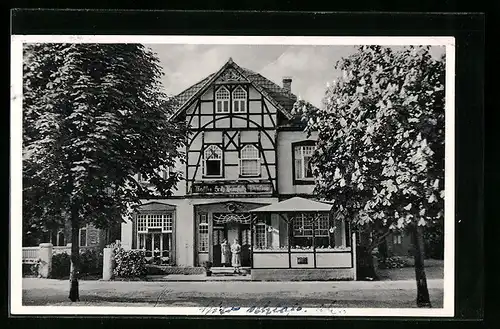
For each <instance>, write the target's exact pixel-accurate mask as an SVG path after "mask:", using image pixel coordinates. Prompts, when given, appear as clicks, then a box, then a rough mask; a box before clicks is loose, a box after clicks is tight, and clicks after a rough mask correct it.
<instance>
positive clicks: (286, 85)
mask: <svg viewBox="0 0 500 329" xmlns="http://www.w3.org/2000/svg"><path fill="white" fill-rule="evenodd" d="M283 89H285V90H286V91H288V92H289V93H291V92H292V77H283Z"/></svg>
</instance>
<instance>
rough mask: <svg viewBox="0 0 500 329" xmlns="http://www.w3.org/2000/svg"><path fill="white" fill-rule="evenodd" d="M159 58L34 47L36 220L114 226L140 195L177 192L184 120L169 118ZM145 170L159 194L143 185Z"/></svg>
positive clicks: (117, 50) (27, 141)
mask: <svg viewBox="0 0 500 329" xmlns="http://www.w3.org/2000/svg"><path fill="white" fill-rule="evenodd" d="M161 75H162V72H161V68H160V66H159V65H158V59H157V57H156V55H155V54H154V53H152V52H151V51H150V50H148V49H147V48H145V47H143V46H142V45H138V44H29V45H27V46H26V48H25V61H24V90H23V104H24V111H25V113H24V114H25V115H24V122H23V142H24V149H23V157H24V161H23V174H24V177H25V178H26V179H25V181H24V192H25V198H23V199H25V207H24V208H23V209H26V211H27V212H26V214H28V215H29V216H28V218H29V219H30V220H31V221H32V222H33V221H35V222H38V223H39V224H40V225H42V224H43V225H45V226H50V225H51V224H54V225H59V226H60V225H61V224H62V222H63V221H64V220H65V219H67V216H65V215H64V213H67V214H69V213H71V210H72V209H71V206H75V207H76V211H77V213H78V219H79V220H80V224H81V225H83V224H84V223H87V222H93V223H94V224H95V225H96V227H107V226H108V225H109V221H113V222H114V221H117V220H121V216H122V215H123V214H129V213H130V212H128V211H127V210H130V207H131V206H134V205H137V204H138V203H139V200H140V197H142V196H147V195H150V194H154V193H159V194H161V195H168V194H170V193H171V188H172V187H174V186H175V184H176V183H177V181H178V180H179V178H180V176H179V173H176V172H171V173H172V175H170V176H169V177H168V178H164V177H163V176H162V175H161V174H160V173H159V172H158V169H159V168H163V167H173V166H174V161H175V159H179V158H180V159H182V154H181V153H180V152H179V151H178V150H179V147H180V146H182V145H183V143H184V139H185V137H184V136H185V135H184V131H185V130H184V127H183V126H182V124H181V123H175V122H171V121H169V120H168V118H169V116H170V115H171V114H172V113H173V108H172V101H171V100H170V99H169V98H168V97H167V96H166V95H165V94H164V93H163V92H162V91H161V86H160V82H159V79H160V77H161ZM137 172H141V173H142V174H143V175H144V176H145V177H146V178H148V179H149V181H150V183H151V185H152V186H153V187H154V188H155V189H153V188H147V187H142V186H141V185H139V184H137V182H136V180H135V179H134V175H135V174H136V173H137Z"/></svg>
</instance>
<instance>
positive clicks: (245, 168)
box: [240, 145, 260, 176]
mask: <svg viewBox="0 0 500 329" xmlns="http://www.w3.org/2000/svg"><path fill="white" fill-rule="evenodd" d="M240 175H241V176H260V155H259V150H258V149H257V147H255V146H254V145H245V146H244V147H243V148H242V149H241V155H240Z"/></svg>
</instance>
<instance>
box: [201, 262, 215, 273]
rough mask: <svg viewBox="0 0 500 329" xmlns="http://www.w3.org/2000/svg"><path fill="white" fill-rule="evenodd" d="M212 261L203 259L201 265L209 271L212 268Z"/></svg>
mask: <svg viewBox="0 0 500 329" xmlns="http://www.w3.org/2000/svg"><path fill="white" fill-rule="evenodd" d="M212 265H213V263H212V262H211V261H205V262H203V267H204V268H205V271H210V269H211V268H212Z"/></svg>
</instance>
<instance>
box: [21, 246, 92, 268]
mask: <svg viewBox="0 0 500 329" xmlns="http://www.w3.org/2000/svg"><path fill="white" fill-rule="evenodd" d="M96 248H97V246H86V247H80V252H82V251H85V250H90V249H96ZM39 250H40V247H39V246H38V247H23V264H34V263H36V262H37V261H38V259H39V258H40V255H39ZM62 253H66V254H68V255H70V254H71V245H69V246H56V247H52V255H57V254H62Z"/></svg>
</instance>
